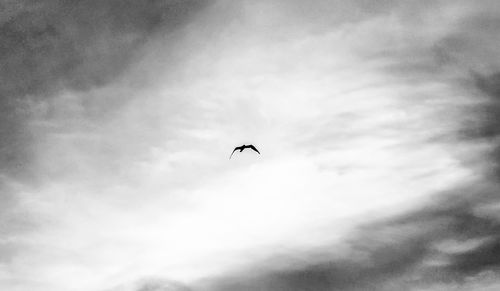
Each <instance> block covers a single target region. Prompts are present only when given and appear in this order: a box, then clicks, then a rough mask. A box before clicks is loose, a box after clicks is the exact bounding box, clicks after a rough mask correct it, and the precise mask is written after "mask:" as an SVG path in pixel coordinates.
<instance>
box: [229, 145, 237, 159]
mask: <svg viewBox="0 0 500 291" xmlns="http://www.w3.org/2000/svg"><path fill="white" fill-rule="evenodd" d="M237 149H238V148H237V147H236V148H234V150H233V152H232V153H231V155H230V156H229V159H231V157H232V156H233V154H234V152H235V151H236V150H237Z"/></svg>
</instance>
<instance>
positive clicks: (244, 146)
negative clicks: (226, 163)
mask: <svg viewBox="0 0 500 291" xmlns="http://www.w3.org/2000/svg"><path fill="white" fill-rule="evenodd" d="M244 149H252V150H254V151H256V152H257V153H258V154H259V155H260V152H259V150H258V149H257V148H255V147H254V146H253V145H251V144H249V145H242V146H239V147H235V148H234V150H233V152H232V153H231V156H229V159H231V157H232V156H233V154H234V152H235V151H237V150H240V153H241V152H242V151H243V150H244Z"/></svg>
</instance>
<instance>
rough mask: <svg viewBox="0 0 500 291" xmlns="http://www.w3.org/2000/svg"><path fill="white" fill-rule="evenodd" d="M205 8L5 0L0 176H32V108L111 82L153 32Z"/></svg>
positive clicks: (0, 42) (0, 48)
mask: <svg viewBox="0 0 500 291" xmlns="http://www.w3.org/2000/svg"><path fill="white" fill-rule="evenodd" d="M206 4H207V3H206V2H201V1H148V2H146V3H137V2H136V1H86V2H85V3H74V2H71V1H59V0H50V1H43V2H38V3H33V2H32V1H4V2H3V3H2V6H3V7H2V8H3V9H2V10H3V12H2V17H1V19H2V21H1V22H0V35H1V36H0V78H1V79H2V85H1V86H0V95H1V96H2V101H1V103H0V113H1V123H0V124H1V126H0V135H1V137H2V138H1V141H0V153H1V156H0V157H1V161H0V164H1V165H2V166H1V167H2V173H3V174H9V175H10V176H15V177H16V178H20V177H21V176H22V175H21V174H23V173H24V174H30V172H31V174H33V171H31V170H30V162H31V161H32V160H33V158H34V156H33V146H32V145H31V144H32V143H33V142H34V140H33V134H32V133H29V132H28V130H27V129H26V127H27V126H28V125H27V124H26V122H27V120H29V119H30V118H32V114H33V110H35V108H36V106H37V103H39V102H40V101H41V100H44V99H47V98H50V97H53V96H54V95H56V93H57V92H59V91H61V90H64V89H66V90H75V91H88V90H91V89H92V88H96V87H97V88H98V87H102V86H104V85H106V84H108V83H110V82H112V81H114V80H116V79H117V78H118V77H119V76H120V75H121V74H122V73H123V72H124V71H125V70H126V69H127V68H128V66H129V65H130V64H131V63H132V62H133V60H134V59H137V57H138V55H137V53H138V50H139V49H140V48H141V47H143V46H144V45H145V43H147V42H148V40H149V39H150V38H151V36H152V35H153V34H155V33H158V32H160V31H161V32H162V33H169V32H172V31H173V30H174V29H176V28H179V27H182V25H185V24H186V23H187V22H188V21H189V19H190V18H191V17H192V15H193V14H194V13H195V12H196V11H197V10H200V9H201V8H203V7H204V6H205V5H206ZM33 107H35V108H33ZM30 179H33V175H31V176H30ZM30 179H27V180H30Z"/></svg>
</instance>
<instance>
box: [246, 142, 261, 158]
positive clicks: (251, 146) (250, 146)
mask: <svg viewBox="0 0 500 291" xmlns="http://www.w3.org/2000/svg"><path fill="white" fill-rule="evenodd" d="M248 147H249V148H251V149H252V150H254V151H256V152H257V153H259V155H260V152H259V150H258V149H256V148H255V147H254V146H253V144H251V145H249V146H248Z"/></svg>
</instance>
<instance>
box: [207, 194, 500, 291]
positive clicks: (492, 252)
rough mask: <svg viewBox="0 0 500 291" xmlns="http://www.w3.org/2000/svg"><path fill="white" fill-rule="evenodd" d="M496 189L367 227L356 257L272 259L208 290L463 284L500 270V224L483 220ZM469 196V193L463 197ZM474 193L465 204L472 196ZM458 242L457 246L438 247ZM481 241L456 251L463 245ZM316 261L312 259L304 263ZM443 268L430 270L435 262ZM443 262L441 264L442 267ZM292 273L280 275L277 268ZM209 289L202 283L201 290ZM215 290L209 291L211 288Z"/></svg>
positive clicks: (446, 199) (323, 254)
mask: <svg viewBox="0 0 500 291" xmlns="http://www.w3.org/2000/svg"><path fill="white" fill-rule="evenodd" d="M494 189H495V188H494V187H493V188H491V189H483V190H478V189H474V188H464V189H461V190H457V191H454V193H451V194H450V193H448V194H445V195H444V196H443V197H441V198H440V199H439V201H434V202H435V203H434V204H432V205H427V206H426V207H425V208H422V209H421V210H418V211H415V212H412V213H409V214H405V215H403V216H400V217H396V218H392V219H388V220H384V221H379V222H376V223H371V224H367V225H364V226H362V227H360V228H359V229H358V230H357V231H356V233H355V234H353V235H352V236H351V238H350V239H348V240H347V241H346V242H345V243H346V244H347V245H348V251H346V254H345V256H343V258H341V259H339V258H338V257H336V258H334V257H332V255H331V254H332V253H335V251H334V250H335V248H338V247H340V248H342V249H344V248H343V247H342V246H339V245H331V246H329V247H326V248H325V249H324V250H323V251H320V252H318V251H317V250H316V251H314V252H316V253H315V254H309V255H303V254H302V260H297V259H294V258H297V257H298V256H299V255H300V254H288V259H284V261H285V263H283V258H278V259H275V258H271V259H268V260H265V261H263V262H261V263H259V264H257V265H256V266H254V267H253V268H250V269H247V270H246V271H243V272H240V273H238V274H234V275H233V276H227V277H225V278H220V279H217V280H214V281H211V282H203V284H204V285H205V286H204V287H202V288H200V289H201V290H205V289H208V290H315V291H318V290H319V291H321V290H401V288H408V287H412V288H415V287H418V286H432V285H439V284H454V285H456V284H458V285H460V284H462V283H463V280H464V278H471V277H475V276H480V275H481V274H484V273H485V272H494V273H496V272H498V271H499V270H500V268H499V267H500V236H498V233H499V231H500V221H499V220H498V219H496V218H492V217H484V216H481V215H478V214H477V211H476V210H477V207H479V206H481V205H487V204H489V203H492V202H497V201H496V199H494V193H493V191H494ZM462 191H463V192H462ZM465 192H467V193H468V194H471V193H472V194H474V198H472V199H464V198H463V197H464V195H463V194H464V193H465ZM447 241H451V242H452V246H451V247H448V248H450V250H447V247H446V246H445V247H438V245H439V244H445V245H446V242H447ZM470 241H479V242H478V243H477V245H473V246H471V247H467V248H465V249H463V250H459V251H456V250H454V249H453V248H456V246H454V245H455V244H456V245H459V246H462V245H466V244H467V243H469V242H470ZM304 258H308V259H304ZM432 260H434V261H436V260H438V262H437V263H430V261H432ZM439 260H441V262H439ZM277 261H281V262H280V263H279V265H280V266H287V267H285V268H283V267H281V269H280V268H273V265H277ZM200 285H201V284H200ZM207 286H208V287H207Z"/></svg>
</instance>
